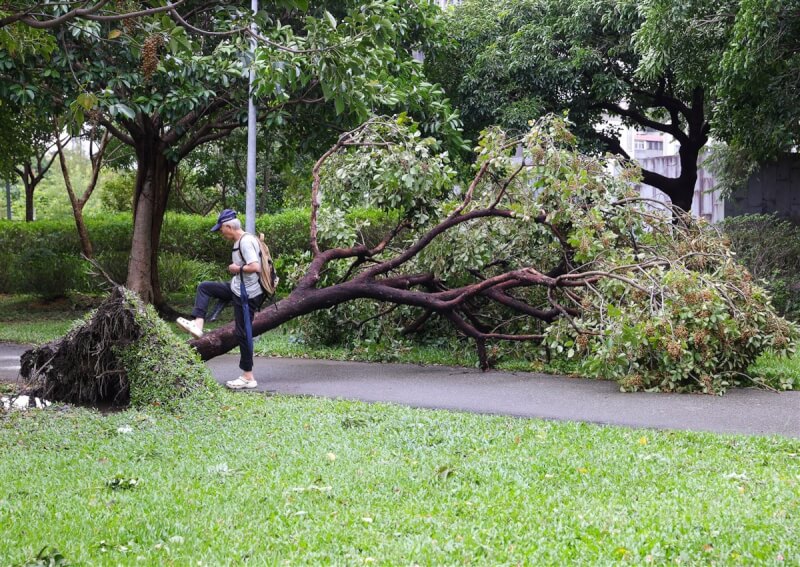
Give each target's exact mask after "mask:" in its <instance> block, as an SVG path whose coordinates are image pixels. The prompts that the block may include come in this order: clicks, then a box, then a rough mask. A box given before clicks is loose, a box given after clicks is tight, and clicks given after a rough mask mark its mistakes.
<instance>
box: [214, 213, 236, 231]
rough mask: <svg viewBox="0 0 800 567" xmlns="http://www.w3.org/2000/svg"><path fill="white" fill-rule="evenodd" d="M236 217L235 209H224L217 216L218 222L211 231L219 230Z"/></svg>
mask: <svg viewBox="0 0 800 567" xmlns="http://www.w3.org/2000/svg"><path fill="white" fill-rule="evenodd" d="M235 218H236V211H234V210H233V209H224V210H223V211H222V212H221V213H220V214H219V216H218V217H217V224H215V225H214V228H212V229H211V232H217V231H218V230H219V229H220V227H222V225H223V224H224V223H226V222H228V221H230V220H233V219H235Z"/></svg>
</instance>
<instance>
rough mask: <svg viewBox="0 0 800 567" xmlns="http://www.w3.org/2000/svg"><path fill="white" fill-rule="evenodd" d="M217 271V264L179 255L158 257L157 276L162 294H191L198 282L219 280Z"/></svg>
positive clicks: (161, 255) (218, 268) (168, 254)
mask: <svg viewBox="0 0 800 567" xmlns="http://www.w3.org/2000/svg"><path fill="white" fill-rule="evenodd" d="M219 271H220V266H219V265H218V264H212V263H210V262H204V261H202V260H193V259H191V258H187V257H185V256H181V255H180V254H173V253H166V254H160V255H159V257H158V274H159V278H160V281H161V291H163V292H164V293H183V294H193V293H194V292H195V289H196V288H197V284H198V283H199V282H202V281H205V280H215V279H219V277H218V275H217V272H219Z"/></svg>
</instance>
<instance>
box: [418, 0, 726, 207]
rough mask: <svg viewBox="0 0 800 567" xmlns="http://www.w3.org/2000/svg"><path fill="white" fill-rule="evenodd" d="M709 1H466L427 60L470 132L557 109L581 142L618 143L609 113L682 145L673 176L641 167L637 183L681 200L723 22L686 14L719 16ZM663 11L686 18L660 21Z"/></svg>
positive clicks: (705, 126)
mask: <svg viewBox="0 0 800 567" xmlns="http://www.w3.org/2000/svg"><path fill="white" fill-rule="evenodd" d="M715 4H716V3H713V2H710V1H709V2H702V1H701V2H692V3H691V4H690V5H686V4H683V3H674V2H661V1H656V0H653V1H645V2H639V1H636V0H568V1H562V0H523V1H512V0H502V1H500V2H493V3H491V4H486V3H483V2H478V1H474V0H467V1H466V2H464V4H463V5H462V6H460V7H457V8H455V9H454V10H452V11H451V12H450V14H449V17H448V25H447V27H446V29H447V30H448V32H449V35H450V43H449V44H447V45H446V47H444V48H443V49H442V50H440V51H438V52H434V53H433V57H431V58H430V59H429V61H430V62H429V66H430V68H431V69H432V76H433V77H434V78H435V79H436V80H440V81H441V82H442V83H443V84H444V85H445V87H446V90H447V91H448V92H449V93H450V94H451V95H452V98H453V100H454V101H455V102H456V104H457V105H459V106H460V107H462V108H463V110H464V114H465V117H466V119H465V120H466V122H465V124H466V127H467V131H468V132H469V133H470V134H472V135H473V136H474V135H475V134H476V133H477V132H478V131H480V130H481V129H482V128H485V127H486V126H487V125H489V124H493V123H498V124H501V125H503V126H504V127H507V128H512V129H514V130H516V131H521V130H523V129H524V128H525V127H526V124H527V121H528V120H529V119H530V118H532V117H535V116H539V115H541V114H542V113H545V112H562V111H568V112H569V116H570V119H571V120H572V121H573V122H574V123H575V124H576V134H578V135H579V137H580V138H581V140H583V144H584V147H585V148H587V149H593V150H600V151H609V150H610V151H612V152H614V153H617V154H624V153H625V152H624V151H623V148H622V146H621V143H620V138H619V134H620V133H619V131H617V130H615V129H614V127H613V126H610V125H609V123H608V122H607V121H606V117H607V116H617V117H619V118H620V119H621V120H622V122H623V123H624V124H629V125H635V126H636V127H637V128H640V129H652V130H656V131H659V132H664V133H666V134H669V135H671V136H673V137H674V138H675V139H676V140H677V141H678V142H679V143H680V162H681V174H680V177H678V178H675V179H671V178H667V177H664V176H662V175H659V174H657V173H655V172H652V171H647V170H645V171H643V181H644V182H645V183H647V184H649V185H652V186H654V187H657V188H658V189H660V190H662V191H663V192H664V193H666V194H667V195H668V196H669V197H670V198H671V199H672V201H673V203H674V204H676V205H677V206H679V207H681V208H682V209H684V210H688V209H689V207H690V206H691V201H692V197H693V193H694V185H695V181H696V169H697V161H698V157H699V155H700V152H701V150H702V148H703V146H704V145H705V144H706V142H707V141H708V136H709V132H710V128H711V122H712V117H713V115H714V109H715V105H716V101H715V100H714V98H713V95H714V78H715V77H716V75H717V71H716V69H717V67H718V66H719V63H720V60H721V57H722V52H723V49H724V47H725V46H726V45H727V37H728V35H729V33H730V31H729V29H727V28H716V27H715V28H704V29H702V30H700V31H698V30H697V29H696V28H693V27H691V26H687V25H685V24H686V20H688V19H697V20H702V19H704V18H713V17H715V16H716V15H717V13H716V11H715ZM665 10H671V11H672V12H674V13H676V14H679V15H680V16H682V17H683V18H684V21H682V22H678V21H677V17H676V21H673V22H671V23H672V24H673V25H671V26H669V27H668V28H667V27H665V26H658V25H656V24H655V23H654V22H655V21H656V17H657V16H658V15H659V13H660V11H665Z"/></svg>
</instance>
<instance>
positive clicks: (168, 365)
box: [21, 287, 208, 407]
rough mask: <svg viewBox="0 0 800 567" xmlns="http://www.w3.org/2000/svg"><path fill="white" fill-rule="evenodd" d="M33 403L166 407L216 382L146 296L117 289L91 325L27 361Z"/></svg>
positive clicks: (78, 328) (32, 353)
mask: <svg viewBox="0 0 800 567" xmlns="http://www.w3.org/2000/svg"><path fill="white" fill-rule="evenodd" d="M21 374H22V377H23V379H24V380H25V382H26V385H27V389H28V392H29V393H30V394H32V395H35V396H38V397H41V398H45V399H48V400H55V401H60V402H67V403H74V404H84V405H92V406H98V405H103V406H105V405H109V404H110V405H112V406H123V407H124V406H128V405H135V406H140V405H148V404H154V405H165V406H168V405H170V404H171V403H173V402H174V401H176V400H177V399H179V398H181V397H183V396H185V395H186V394H187V393H189V392H190V391H193V390H195V389H196V388H197V386H199V385H201V384H202V383H204V381H205V380H206V379H207V378H208V376H207V371H206V370H205V368H204V367H203V365H202V364H200V363H199V361H198V360H197V357H196V354H195V353H194V352H193V351H192V349H191V348H190V347H189V346H188V345H186V344H185V343H183V342H181V341H180V339H178V338H177V337H175V336H174V335H173V334H172V333H171V332H169V331H168V330H167V327H166V324H165V323H163V322H162V321H160V320H159V319H158V316H157V315H156V313H155V311H154V310H153V309H149V308H147V307H145V306H144V304H143V303H142V302H141V301H140V300H139V298H138V296H136V295H135V294H133V293H132V292H130V291H128V290H126V289H124V288H122V287H115V288H114V289H113V290H112V291H111V294H110V296H109V297H108V299H106V300H105V301H104V302H103V303H102V304H101V305H100V306H99V307H98V308H97V309H96V310H95V311H94V312H93V313H92V314H91V315H90V316H89V317H88V318H87V319H86V321H85V322H84V323H82V324H80V325H78V326H76V327H74V328H73V329H72V330H71V331H70V332H68V333H67V334H66V336H64V337H62V338H60V339H57V340H55V341H52V342H50V343H47V344H45V345H42V346H40V347H37V348H34V349H32V350H29V351H27V352H26V353H25V354H23V355H22V369H21Z"/></svg>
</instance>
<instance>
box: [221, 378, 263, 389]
mask: <svg viewBox="0 0 800 567" xmlns="http://www.w3.org/2000/svg"><path fill="white" fill-rule="evenodd" d="M225 386H226V387H228V388H230V389H231V390H249V389H251V388H255V387H257V386H258V382H256V381H255V380H245V379H244V378H242V377H241V376H239V377H238V378H237V379H236V380H228V381H227V382H225Z"/></svg>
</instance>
